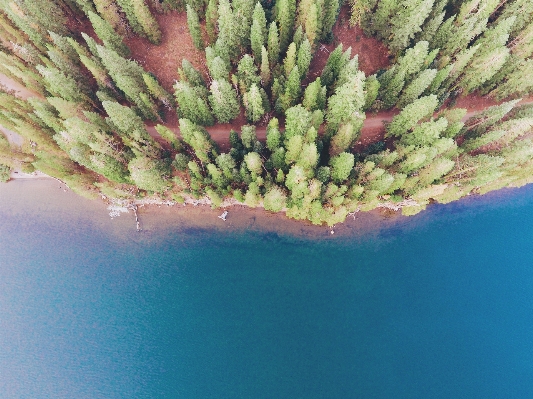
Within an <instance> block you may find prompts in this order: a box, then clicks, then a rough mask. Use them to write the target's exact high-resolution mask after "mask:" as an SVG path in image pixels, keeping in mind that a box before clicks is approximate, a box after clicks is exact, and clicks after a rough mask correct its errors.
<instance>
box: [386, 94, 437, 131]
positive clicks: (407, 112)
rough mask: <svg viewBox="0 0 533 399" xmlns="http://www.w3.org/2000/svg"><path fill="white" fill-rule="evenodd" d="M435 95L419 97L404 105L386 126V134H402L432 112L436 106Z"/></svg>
mask: <svg viewBox="0 0 533 399" xmlns="http://www.w3.org/2000/svg"><path fill="white" fill-rule="evenodd" d="M437 105H438V100H437V96H435V95H430V96H426V97H422V98H419V99H418V100H416V101H414V102H412V103H411V104H409V105H408V106H406V107H405V108H404V109H403V110H402V111H401V112H400V113H399V114H398V115H396V116H395V117H394V118H393V119H392V122H391V123H389V125H388V126H387V136H388V137H390V136H397V137H398V136H402V135H403V134H405V132H407V130H409V129H411V128H413V127H414V126H415V125H416V124H417V123H418V121H419V120H421V119H423V118H425V117H427V116H429V115H431V114H433V111H435V108H437Z"/></svg>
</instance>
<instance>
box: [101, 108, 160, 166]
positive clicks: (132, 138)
mask: <svg viewBox="0 0 533 399" xmlns="http://www.w3.org/2000/svg"><path fill="white" fill-rule="evenodd" d="M102 105H103V107H104V109H105V111H106V113H107V115H109V117H108V118H107V120H108V123H109V124H110V125H112V126H114V127H116V129H117V132H118V133H119V135H120V137H121V138H122V141H123V142H124V144H126V145H127V146H129V147H130V148H132V149H133V150H134V152H136V153H137V154H142V155H143V156H144V157H149V158H152V159H157V158H159V157H160V155H161V152H160V146H159V144H157V143H156V142H155V141H154V139H153V138H152V137H150V135H149V134H148V132H147V131H146V128H145V126H144V123H143V121H142V119H141V118H140V117H139V116H138V115H137V114H136V113H135V111H133V110H132V109H131V108H129V107H126V106H123V105H120V104H119V103H116V102H112V101H103V102H102Z"/></svg>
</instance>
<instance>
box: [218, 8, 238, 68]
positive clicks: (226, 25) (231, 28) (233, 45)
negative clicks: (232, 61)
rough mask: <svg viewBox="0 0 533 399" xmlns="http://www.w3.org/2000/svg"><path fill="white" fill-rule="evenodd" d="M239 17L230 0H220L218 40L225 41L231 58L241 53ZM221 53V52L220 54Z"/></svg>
mask: <svg viewBox="0 0 533 399" xmlns="http://www.w3.org/2000/svg"><path fill="white" fill-rule="evenodd" d="M238 23H239V21H238V18H237V16H236V15H234V10H233V9H232V6H231V4H230V2H229V1H228V0H219V4H218V39H217V43H218V41H220V42H222V43H225V46H226V47H227V51H228V54H229V55H230V57H231V58H234V57H236V56H237V55H238V54H239V47H240V37H239V33H240V32H239V26H238ZM219 55H220V54H219Z"/></svg>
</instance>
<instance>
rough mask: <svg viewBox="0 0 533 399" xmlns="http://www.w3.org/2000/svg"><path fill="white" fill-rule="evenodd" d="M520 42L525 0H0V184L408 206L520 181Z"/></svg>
mask: <svg viewBox="0 0 533 399" xmlns="http://www.w3.org/2000/svg"><path fill="white" fill-rule="evenodd" d="M181 25H183V26H181ZM172 26H174V27H175V28H176V29H175V30H173V31H172V32H169V31H168V29H170V28H169V27H172ZM182 28H183V31H184V34H183V35H182V36H180V37H182V38H181V39H179V41H178V42H177V43H178V44H177V46H176V45H174V46H170V45H169V44H168V41H169V40H170V37H174V36H172V35H174V34H175V32H177V31H178V30H179V29H182ZM341 28H342V29H343V32H344V33H343V38H344V39H345V40H344V41H346V42H349V43H358V42H360V41H365V40H366V41H368V43H371V44H372V45H371V46H370V47H369V49H368V50H367V51H372V52H374V53H376V52H380V54H381V58H382V59H384V60H385V62H382V63H381V65H375V66H374V69H373V70H372V68H369V67H368V66H366V69H365V70H367V71H368V70H372V73H365V72H364V71H363V68H362V64H363V58H364V57H365V53H363V52H359V53H355V51H353V50H352V48H351V47H350V45H348V44H347V43H344V42H343V40H341V39H340V38H339V37H337V36H336V34H335V32H337V31H339V29H341ZM173 43H176V42H173ZM365 43H366V42H365ZM181 46H183V48H182V47H181ZM143 49H145V50H143ZM146 49H148V50H146ZM140 51H146V54H145V58H143V59H142V60H141V59H140V58H139V57H137V59H136V54H139V52H140ZM171 54H179V57H177V56H176V57H174V58H173V56H170V55H171ZM167 55H168V56H167ZM532 55H533V2H532V1H531V0H351V1H350V2H346V3H344V2H343V1H342V0H298V1H297V0H261V1H257V0H233V1H229V0H39V1H35V0H0V77H4V78H6V79H5V81H6V82H11V83H13V85H15V86H16V88H15V89H13V88H9V87H8V85H7V84H5V85H3V86H0V125H1V126H3V127H4V128H5V129H8V130H10V131H12V132H15V133H17V134H18V135H19V136H21V137H22V139H23V140H22V145H18V144H17V143H14V142H13V140H12V139H10V138H9V137H8V135H7V134H5V130H4V131H0V180H1V181H7V180H8V179H9V176H10V173H11V171H13V170H18V171H22V172H26V173H31V172H33V171H35V170H38V171H41V172H43V173H45V174H47V175H49V176H52V177H55V178H57V179H60V180H61V181H63V182H65V184H67V185H68V186H69V187H70V188H72V189H73V190H75V191H76V192H78V193H80V194H82V195H85V196H89V197H91V198H97V197H102V196H103V197H106V198H116V199H142V198H149V197H150V198H159V199H161V200H164V201H173V202H177V203H183V202H184V201H186V200H187V199H200V198H208V199H209V202H210V204H211V206H212V207H213V208H217V207H222V206H227V205H228V204H232V203H233V204H237V203H242V204H245V205H247V206H249V207H264V208H265V209H266V210H268V211H272V212H281V211H282V212H285V213H286V215H287V216H288V217H290V218H294V219H301V220H308V221H310V222H311V223H313V224H328V225H334V224H336V223H340V222H343V221H344V220H345V219H346V217H347V216H348V215H349V214H353V213H354V212H358V211H369V210H372V209H375V208H378V207H389V208H391V209H401V210H402V213H403V214H405V215H412V214H416V213H418V212H420V211H422V210H423V209H425V208H426V206H427V205H428V204H430V203H432V202H438V203H448V202H451V201H454V200H457V199H459V198H461V197H464V196H467V195H471V194H484V193H486V192H489V191H492V190H497V189H500V188H503V187H518V186H522V185H524V184H528V183H531V182H533V135H532V133H533V130H532V129H533V101H531V99H530V95H531V92H532V91H533V57H532ZM163 58H164V60H163ZM321 59H323V62H322V61H321ZM365 59H366V58H365ZM365 62H366V61H365ZM160 68H161V69H160ZM163 68H166V69H168V70H170V71H171V72H170V75H169V76H170V77H165V78H164V79H163V77H162V72H161V71H162V70H163ZM163 80H164V81H163ZM169 81H170V83H169ZM18 87H21V88H22V87H23V88H25V92H24V93H26V94H21V93H22V91H20V90H17V88H18ZM28 93H30V94H28ZM460 104H462V106H460ZM471 104H473V106H472V109H470V107H469V105H471ZM474 105H475V106H474ZM370 122H372V124H374V125H375V124H376V123H377V125H378V126H377V134H374V136H373V137H372V139H371V140H370V139H369V140H363V139H364V138H365V137H364V128H365V126H369V124H370ZM215 133H216V135H217V136H216V137H215ZM221 134H223V136H224V137H223V138H221Z"/></svg>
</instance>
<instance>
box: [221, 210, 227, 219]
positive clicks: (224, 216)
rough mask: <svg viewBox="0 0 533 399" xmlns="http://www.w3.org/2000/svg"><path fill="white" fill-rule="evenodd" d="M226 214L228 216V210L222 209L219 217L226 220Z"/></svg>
mask: <svg viewBox="0 0 533 399" xmlns="http://www.w3.org/2000/svg"><path fill="white" fill-rule="evenodd" d="M226 216H228V211H224V213H223V214H222V215H220V216H219V218H220V219H222V220H223V221H226Z"/></svg>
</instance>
